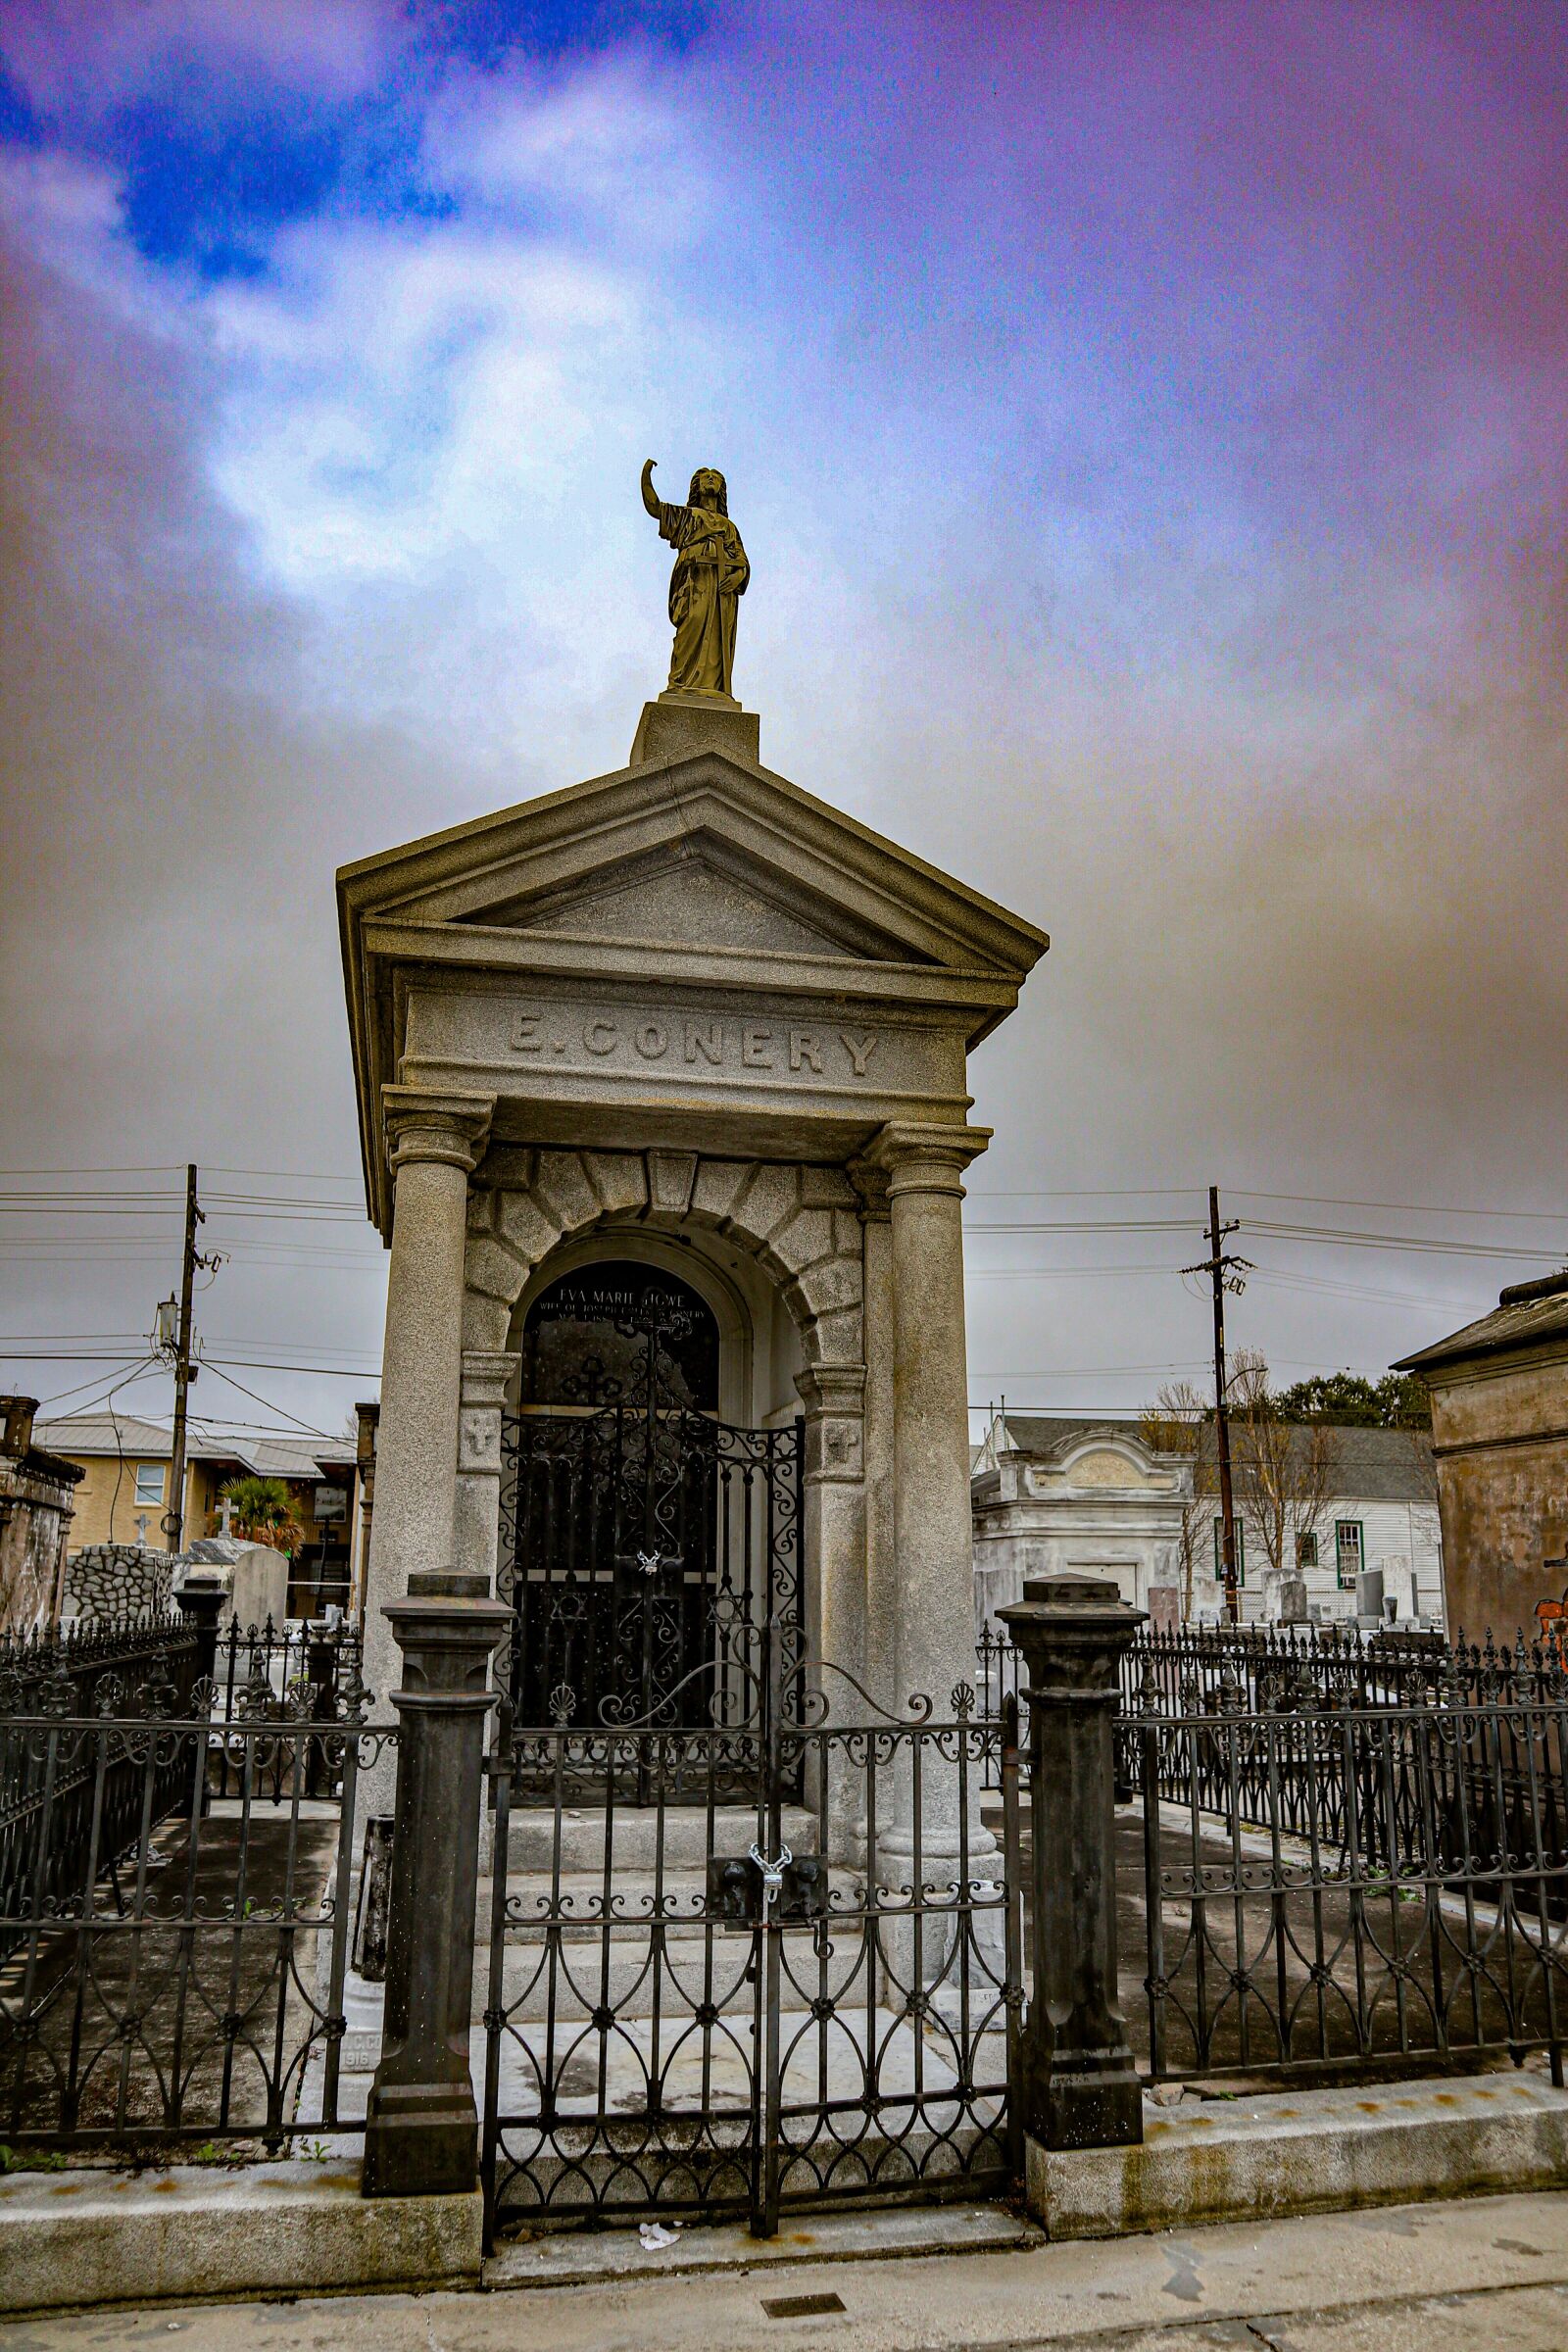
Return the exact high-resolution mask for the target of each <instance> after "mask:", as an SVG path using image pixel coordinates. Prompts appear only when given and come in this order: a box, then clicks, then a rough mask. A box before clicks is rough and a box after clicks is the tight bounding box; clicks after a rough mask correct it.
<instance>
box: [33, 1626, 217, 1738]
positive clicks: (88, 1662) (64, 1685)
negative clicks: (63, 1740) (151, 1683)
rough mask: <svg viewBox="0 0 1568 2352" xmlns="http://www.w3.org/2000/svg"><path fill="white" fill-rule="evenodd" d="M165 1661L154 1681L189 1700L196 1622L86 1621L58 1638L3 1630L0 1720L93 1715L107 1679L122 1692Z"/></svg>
mask: <svg viewBox="0 0 1568 2352" xmlns="http://www.w3.org/2000/svg"><path fill="white" fill-rule="evenodd" d="M160 1660H161V1661H162V1665H161V1667H160V1668H159V1671H158V1673H157V1674H156V1676H155V1677H153V1679H155V1680H157V1681H160V1682H172V1685H173V1688H174V1692H175V1697H176V1700H180V1701H185V1700H188V1699H189V1697H190V1691H191V1685H192V1682H193V1681H194V1678H195V1674H196V1671H197V1648H196V1642H195V1633H194V1628H193V1627H192V1625H191V1623H190V1621H189V1619H188V1618H185V1617H182V1616H179V1615H177V1614H174V1613H170V1614H168V1615H165V1616H161V1617H147V1618H142V1617H137V1618H124V1619H114V1620H98V1619H90V1620H89V1619H86V1618H79V1619H73V1620H72V1621H70V1622H69V1623H67V1624H66V1625H65V1626H63V1627H62V1628H61V1630H60V1632H59V1633H57V1634H45V1633H31V1634H26V1635H20V1634H16V1633H0V1718H4V1717H6V1716H11V1715H20V1714H24V1713H26V1712H28V1711H29V1710H31V1711H32V1712H35V1713H37V1714H41V1715H47V1714H67V1715H69V1714H78V1715H91V1714H93V1713H94V1712H95V1711H96V1708H97V1695H98V1691H99V1689H100V1687H101V1686H102V1684H103V1683H104V1682H105V1680H106V1679H108V1678H110V1677H114V1678H116V1679H117V1680H118V1681H119V1683H120V1684H121V1685H122V1686H127V1685H135V1684H137V1683H140V1682H144V1681H146V1680H148V1679H149V1675H150V1672H151V1669H152V1667H153V1665H154V1663H155V1662H156V1661H160Z"/></svg>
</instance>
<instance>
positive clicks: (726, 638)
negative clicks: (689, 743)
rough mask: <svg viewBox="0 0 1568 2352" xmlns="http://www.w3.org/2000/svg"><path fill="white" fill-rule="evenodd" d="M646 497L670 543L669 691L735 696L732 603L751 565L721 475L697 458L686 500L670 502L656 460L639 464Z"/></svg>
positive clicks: (741, 593)
mask: <svg viewBox="0 0 1568 2352" xmlns="http://www.w3.org/2000/svg"><path fill="white" fill-rule="evenodd" d="M642 491H643V505H644V506H645V507H646V508H647V510H648V512H649V514H650V515H652V516H653V518H654V520H655V521H656V522H657V523H658V525H659V535H660V537H661V538H662V539H667V540H668V542H669V544H670V546H671V547H672V548H674V550H675V568H674V571H673V572H672V573H671V574H670V581H669V617H670V621H671V624H672V625H673V627H674V631H675V646H674V651H673V653H672V654H671V656H670V662H669V688H668V691H670V692H672V693H677V694H713V695H722V696H723V697H724V698H725V700H726V701H732V700H733V699H734V692H735V688H734V674H735V608H736V601H737V599H738V598H740V597H742V596H744V595H745V593H746V586H747V582H748V581H749V580H750V578H751V576H752V567H751V565H750V564H748V562H747V560H746V550H745V548H744V547H743V546H742V545H741V535H740V533H739V531H738V530H737V529H736V528H735V525H734V524H733V523H732V522H731V520H730V518H729V495H728V492H727V490H726V488H725V485H724V476H723V475H722V474H721V473H719V472H717V471H716V470H715V469H714V467H712V466H699V468H698V470H697V471H696V472H695V473H694V474H693V475H692V486H691V488H690V490H689V491H688V492H687V494H686V504H685V505H684V506H683V507H669V506H666V505H665V504H664V502H663V501H662V499H661V498H658V497H656V495H655V492H654V460H653V459H652V458H650V459H649V460H648V462H647V464H646V465H645V466H644V467H643V480H642Z"/></svg>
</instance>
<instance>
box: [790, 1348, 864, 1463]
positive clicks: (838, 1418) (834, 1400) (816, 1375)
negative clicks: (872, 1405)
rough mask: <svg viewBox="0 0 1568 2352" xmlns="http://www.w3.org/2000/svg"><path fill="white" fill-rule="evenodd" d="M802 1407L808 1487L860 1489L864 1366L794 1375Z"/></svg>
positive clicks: (833, 1366) (828, 1367)
mask: <svg viewBox="0 0 1568 2352" xmlns="http://www.w3.org/2000/svg"><path fill="white" fill-rule="evenodd" d="M795 1386H796V1388H797V1390H798V1391H799V1393H800V1398H801V1402H802V1403H803V1404H804V1405H805V1407H806V1445H807V1452H806V1460H807V1471H806V1479H807V1484H808V1486H817V1487H820V1486H858V1485H859V1483H860V1481H861V1479H862V1478H863V1477H864V1475H865V1462H864V1454H865V1445H864V1431H863V1429H862V1426H861V1424H862V1421H863V1417H864V1413H865V1366H864V1365H863V1364H815V1365H813V1366H812V1367H811V1369H810V1370H809V1372H797V1373H796V1375H795Z"/></svg>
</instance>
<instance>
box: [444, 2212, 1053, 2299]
mask: <svg viewBox="0 0 1568 2352" xmlns="http://www.w3.org/2000/svg"><path fill="white" fill-rule="evenodd" d="M1042 2242H1043V2233H1042V2232H1041V2230H1039V2229H1037V2228H1036V2227H1035V2225H1034V2224H1033V2223H1032V2222H1029V2221H1025V2220H1023V2219H1022V2218H1021V2217H1020V2216H1019V2215H1017V2214H1015V2213H1009V2212H1008V2211H1007V2210H1006V2208H1005V2206H1001V2205H935V2206H933V2205H921V2206H908V2207H889V2206H878V2207H875V2208H871V2209H866V2210H863V2211H860V2212H856V2213H822V2214H812V2215H810V2216H809V2217H803V2216H800V2215H793V2216H792V2215H786V2216H785V2218H784V2220H783V2222H782V2223H781V2224H780V2228H779V2233H778V2235H777V2237H753V2236H752V2234H751V2232H750V2230H749V2229H747V2228H746V2227H745V2225H744V2224H743V2223H734V2224H732V2225H729V2226H727V2227H726V2226H719V2227H702V2228H697V2229H677V2230H676V2232H675V2242H674V2244H673V2245H671V2246H661V2247H658V2248H655V2249H654V2250H652V2251H650V2250H649V2249H648V2248H647V2247H645V2246H644V2244H643V2242H642V2240H641V2238H640V2237H639V2236H638V2234H637V2231H636V2230H635V2229H591V2230H590V2229H576V2230H563V2231H560V2232H557V2233H554V2234H552V2235H549V2236H543V2237H523V2238H518V2239H516V2240H515V2241H514V2242H513V2243H512V2244H511V2245H506V2246H502V2247H500V2248H498V2250H497V2251H496V2253H494V2254H493V2255H492V2256H491V2257H490V2259H489V2260H488V2261H487V2262H486V2264H485V2266H484V2284H485V2285H486V2286H487V2287H502V2286H505V2287H514V2286H521V2287H529V2286H587V2285H591V2284H594V2283H597V2282H598V2281H600V2280H604V2279H612V2278H661V2277H667V2276H668V2275H669V2274H670V2273H671V2272H677V2271H678V2272H682V2273H685V2274H687V2275H689V2276H690V2275H698V2274H701V2273H704V2272H713V2271H766V2270H776V2269H778V2268H779V2267H781V2266H787V2265H789V2264H792V2263H803V2262H812V2263H816V2262H902V2261H907V2260H908V2259H909V2258H911V2257H913V2256H919V2255H926V2254H1000V2253H1005V2252H1006V2251H1007V2249H1008V2248H1009V2247H1018V2246H1034V2245H1039V2244H1041V2243H1042Z"/></svg>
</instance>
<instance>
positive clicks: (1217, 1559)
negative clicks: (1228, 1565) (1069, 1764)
mask: <svg viewBox="0 0 1568 2352" xmlns="http://www.w3.org/2000/svg"><path fill="white" fill-rule="evenodd" d="M1223 1525H1224V1522H1223V1521H1222V1520H1221V1519H1220V1518H1219V1516H1218V1515H1217V1514H1216V1516H1215V1519H1214V1582H1215V1583H1216V1584H1217V1585H1222V1584H1223V1583H1224V1582H1225V1539H1224V1536H1223V1534H1222V1533H1221V1529H1222V1528H1223ZM1231 1526H1232V1528H1233V1530H1234V1531H1235V1536H1236V1582H1237V1583H1238V1584H1239V1585H1245V1584H1246V1582H1247V1546H1246V1544H1245V1543H1244V1542H1243V1540H1242V1523H1241V1521H1240V1519H1232V1521H1231Z"/></svg>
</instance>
